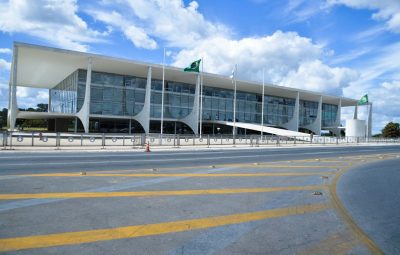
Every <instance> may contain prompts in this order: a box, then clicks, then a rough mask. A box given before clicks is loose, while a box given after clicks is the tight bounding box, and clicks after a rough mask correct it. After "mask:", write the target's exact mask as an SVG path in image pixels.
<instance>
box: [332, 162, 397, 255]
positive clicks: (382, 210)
mask: <svg viewBox="0 0 400 255" xmlns="http://www.w3.org/2000/svg"><path fill="white" fill-rule="evenodd" d="M338 195H339V197H340V199H341V200H342V202H343V204H344V205H345V207H346V209H347V210H348V211H349V213H350V214H351V216H352V217H353V218H354V220H355V221H356V223H357V225H359V226H360V227H361V228H362V229H363V230H364V231H365V232H366V234H367V235H369V236H370V237H371V239H373V240H374V241H375V242H376V243H377V244H378V246H379V247H381V249H382V250H383V252H384V253H385V254H400V159H393V160H386V161H383V162H382V161H379V162H375V163H371V164H367V165H363V166H359V167H356V168H354V169H352V170H351V171H348V172H346V173H345V174H344V175H343V176H342V177H341V178H340V181H339V183H338Z"/></svg>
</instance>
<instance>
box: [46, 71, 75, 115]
mask: <svg viewBox="0 0 400 255" xmlns="http://www.w3.org/2000/svg"><path fill="white" fill-rule="evenodd" d="M77 80H78V71H75V72H73V73H72V74H70V75H69V76H68V77H67V78H65V79H64V80H63V81H62V82H60V83H59V84H58V85H57V86H55V87H54V88H52V89H50V92H49V93H50V111H51V112H62V113H76V102H77V83H78V82H77Z"/></svg>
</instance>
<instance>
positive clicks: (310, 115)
mask: <svg viewBox="0 0 400 255" xmlns="http://www.w3.org/2000/svg"><path fill="white" fill-rule="evenodd" d="M299 112H300V117H299V126H305V125H309V124H311V123H313V122H314V121H315V119H316V118H317V113H318V102H313V101H305V100H300V108H299Z"/></svg>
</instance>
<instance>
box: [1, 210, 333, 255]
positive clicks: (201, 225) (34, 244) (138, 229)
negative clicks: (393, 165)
mask: <svg viewBox="0 0 400 255" xmlns="http://www.w3.org/2000/svg"><path fill="white" fill-rule="evenodd" d="M327 208H329V206H328V205H327V204H313V205H305V206H296V207H288V208H280V209H272V210H265V211H257V212H251V213H241V214H231V215H225V216H216V217H208V218H200V219H192V220H182V221H175V222H163V223H156V224H146V225H135V226H127V227H118V228H108V229H96V230H87V231H79V232H67V233H57V234H49V235H36V236H26V237H14V238H3V239H0V252H6V251H16V250H25V249H35V248H45V247H54V246H63V245H77V244H82V243H92V242H98V241H109V240H116V239H125V238H135V237H143V236H153V235H161V234H168V233H176V232H183V231H190V230H196V229H207V228H213V227H219V226H224V225H232V224H239V223H245V222H252V221H259V220H266V219H271V218H279V217H285V216H289V215H297V214H305V213H310V212H317V211H322V210H326V209H327Z"/></svg>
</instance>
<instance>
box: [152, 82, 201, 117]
mask: <svg viewBox="0 0 400 255" xmlns="http://www.w3.org/2000/svg"><path fill="white" fill-rule="evenodd" d="M164 92H165V93H164V118H171V119H180V118H183V117H185V116H187V115H188V114H189V113H190V112H191V111H192V108H193V102H194V93H195V85H191V84H187V83H179V82H172V81H165V90H164ZM161 95H162V81H161V80H152V81H151V104H150V117H151V118H158V119H159V118H161V99H162V98H161Z"/></svg>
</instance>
